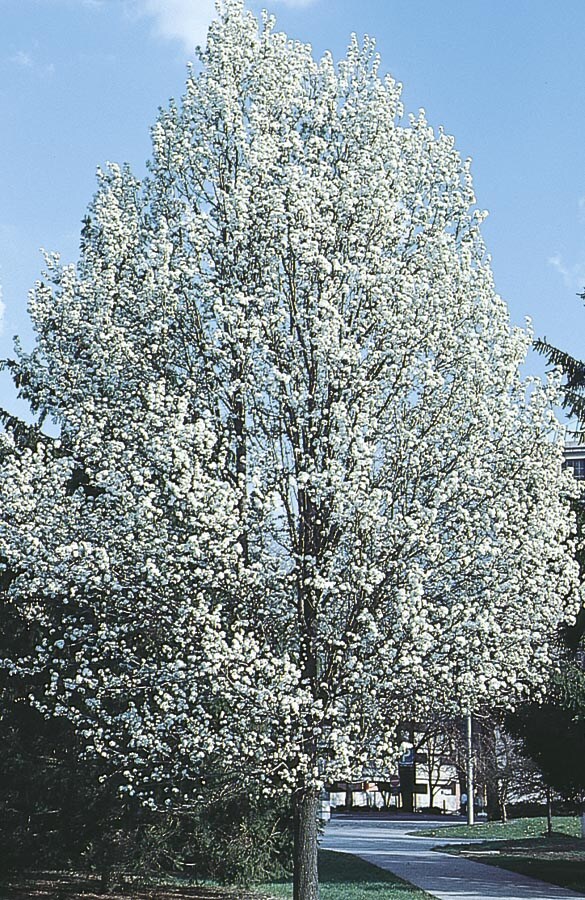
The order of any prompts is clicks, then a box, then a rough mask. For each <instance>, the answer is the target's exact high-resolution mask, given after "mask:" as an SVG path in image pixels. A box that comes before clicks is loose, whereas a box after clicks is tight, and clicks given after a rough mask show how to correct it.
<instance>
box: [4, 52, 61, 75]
mask: <svg viewBox="0 0 585 900" xmlns="http://www.w3.org/2000/svg"><path fill="white" fill-rule="evenodd" d="M8 62H9V63H12V65H14V66H17V67H18V68H19V69H25V70H26V71H28V72H34V73H35V74H36V75H41V76H43V77H44V76H46V75H54V74H55V66H54V65H53V63H41V62H39V61H38V60H37V59H36V58H35V57H34V56H33V55H32V53H29V52H27V51H26V50H18V51H17V52H16V53H13V55H12V56H9V57H8Z"/></svg>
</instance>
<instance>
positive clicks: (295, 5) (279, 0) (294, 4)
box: [272, 0, 317, 9]
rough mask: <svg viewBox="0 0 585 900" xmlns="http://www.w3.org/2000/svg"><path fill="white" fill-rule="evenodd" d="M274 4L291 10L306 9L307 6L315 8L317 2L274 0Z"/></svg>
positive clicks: (308, 0) (315, 0)
mask: <svg viewBox="0 0 585 900" xmlns="http://www.w3.org/2000/svg"><path fill="white" fill-rule="evenodd" d="M272 2H273V3H275V4H281V5H282V6H288V7H289V8H290V9H305V8H306V7H307V6H313V4H314V3H316V2H317V0H272Z"/></svg>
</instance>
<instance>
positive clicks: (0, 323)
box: [0, 284, 6, 334]
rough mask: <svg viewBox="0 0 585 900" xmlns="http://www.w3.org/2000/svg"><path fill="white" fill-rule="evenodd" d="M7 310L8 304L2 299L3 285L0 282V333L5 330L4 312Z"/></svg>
mask: <svg viewBox="0 0 585 900" xmlns="http://www.w3.org/2000/svg"><path fill="white" fill-rule="evenodd" d="M5 312H6V304H5V303H4V301H3V299H2V285H1V284H0V334H2V332H3V331H4V313H5Z"/></svg>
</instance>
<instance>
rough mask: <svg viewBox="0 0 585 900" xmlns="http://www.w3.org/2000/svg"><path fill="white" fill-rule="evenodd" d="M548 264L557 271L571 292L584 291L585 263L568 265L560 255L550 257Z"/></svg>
mask: <svg viewBox="0 0 585 900" xmlns="http://www.w3.org/2000/svg"><path fill="white" fill-rule="evenodd" d="M548 264H549V265H550V266H552V267H553V269H556V270H557V272H558V273H559V275H560V276H561V278H562V279H563V281H564V283H565V287H567V288H568V289H569V290H571V291H573V290H574V291H582V290H583V285H584V284H585V262H576V263H573V264H572V265H567V263H565V261H564V260H563V257H562V256H561V254H560V253H555V254H554V256H549V258H548Z"/></svg>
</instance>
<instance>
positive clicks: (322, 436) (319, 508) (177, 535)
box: [0, 0, 576, 900]
mask: <svg viewBox="0 0 585 900" xmlns="http://www.w3.org/2000/svg"><path fill="white" fill-rule="evenodd" d="M378 69H379V61H378V59H377V57H376V55H375V53H374V47H373V43H372V42H371V41H370V40H366V41H365V42H364V44H363V46H360V45H359V44H358V42H357V40H356V39H355V38H354V39H352V42H351V44H350V47H349V50H348V53H347V56H346V58H345V59H343V60H341V61H340V62H339V63H338V64H337V65H334V63H333V61H332V59H331V57H330V56H329V55H328V54H326V55H325V56H324V57H323V59H321V60H320V61H315V60H314V59H313V58H312V55H311V51H310V48H309V47H307V46H305V45H302V44H299V43H296V42H292V41H289V40H288V39H287V38H286V36H284V35H282V34H278V33H276V32H275V31H274V22H273V20H272V19H270V18H267V17H266V18H264V20H263V23H262V24H261V26H259V25H258V22H257V21H256V20H255V19H254V18H253V17H252V16H251V15H249V14H247V13H246V12H245V11H244V10H243V8H242V5H241V3H240V2H237V0H229V2H227V3H226V4H225V8H224V11H223V13H222V14H221V16H220V18H219V19H218V21H217V22H215V23H214V24H213V25H212V27H211V29H210V32H209V38H208V42H207V48H206V50H205V51H204V52H203V53H202V55H201V66H200V68H199V69H198V70H192V71H191V73H190V75H189V79H188V82H187V89H186V94H185V96H184V98H183V101H182V103H181V104H174V103H171V105H170V106H169V108H168V109H167V110H164V111H162V112H161V114H160V116H159V119H158V121H157V123H156V124H155V126H154V129H153V157H152V160H151V162H150V166H149V168H150V175H149V178H148V179H146V180H145V181H144V182H143V183H139V182H138V181H137V180H136V179H135V178H134V177H133V176H132V174H131V173H130V172H129V171H128V170H127V169H123V168H119V167H116V166H112V167H110V168H109V170H108V171H107V172H105V173H102V174H101V175H100V184H99V188H98V192H97V194H96V197H95V199H94V201H93V204H92V206H91V208H90V210H89V214H88V217H87V220H86V223H85V226H84V230H83V233H82V243H81V255H80V260H79V263H78V264H77V266H62V265H61V264H60V262H59V260H58V258H57V257H49V258H48V259H47V274H46V276H45V281H43V282H41V283H39V284H38V285H37V287H36V290H35V293H34V297H33V299H32V301H31V316H32V319H33V324H34V327H35V330H36V336H37V343H36V347H35V349H34V350H33V352H32V353H30V354H27V353H24V352H22V351H19V353H18V358H17V360H16V361H15V362H13V363H12V367H13V372H14V374H15V377H16V379H17V381H18V383H19V385H20V390H21V395H22V396H24V397H25V398H27V399H28V400H29V402H30V404H31V406H32V408H33V410H35V411H37V412H38V413H40V414H41V417H42V416H45V415H46V416H49V417H50V418H51V419H53V420H54V421H55V422H56V424H57V426H58V428H59V441H57V442H53V443H51V442H46V441H43V442H39V443H38V444H37V446H36V447H35V448H33V449H26V450H22V449H21V448H19V447H18V446H17V445H16V443H15V441H14V439H13V437H12V436H11V433H10V430H9V433H8V434H7V435H6V436H5V437H4V438H3V452H4V464H3V467H2V471H1V473H0V494H1V498H2V513H1V515H2V547H1V550H2V554H3V557H4V559H5V560H6V571H7V572H9V573H10V583H9V586H8V588H7V595H8V597H9V602H10V603H12V604H14V605H15V606H16V607H17V608H18V609H19V611H20V614H21V615H22V616H23V617H24V618H25V620H27V621H31V620H32V619H34V620H35V621H37V622H38V623H39V626H40V627H41V629H42V632H43V633H42V637H41V638H40V640H39V642H38V644H37V645H36V647H35V652H34V654H31V656H30V658H29V659H27V660H23V659H17V658H16V656H15V657H14V658H13V659H12V660H7V661H5V665H6V666H7V667H8V668H9V670H10V671H14V672H21V671H22V670H23V668H25V669H26V668H27V667H28V668H29V669H30V670H31V671H35V672H39V673H44V675H43V677H44V681H43V689H42V690H41V689H39V690H38V692H37V701H36V702H37V703H38V704H40V706H41V707H42V708H44V709H46V710H47V711H49V710H50V709H53V710H54V711H56V712H57V713H58V714H61V715H65V716H68V717H69V718H70V719H71V720H72V721H73V722H74V723H75V724H76V727H77V728H78V731H79V733H80V734H81V735H82V736H83V738H84V740H85V741H86V742H87V747H88V751H87V752H88V753H93V754H94V755H96V756H98V757H99V758H100V759H101V760H102V761H103V762H104V764H108V765H110V766H111V767H112V769H115V771H116V773H117V776H118V777H119V778H120V780H121V782H122V783H121V789H122V790H123V791H124V792H126V793H128V794H130V795H137V796H139V797H140V799H141V800H142V801H144V802H146V803H151V804H153V805H156V804H157V803H158V802H160V801H161V799H162V798H163V797H165V796H166V799H165V800H164V802H168V803H171V802H172V800H173V798H174V799H175V800H180V799H181V798H183V799H184V798H190V797H191V798H192V797H197V795H198V792H199V791H201V790H202V789H203V788H208V787H209V784H210V783H211V784H213V782H214V779H215V778H216V777H217V773H218V772H221V773H225V772H226V771H231V773H232V776H233V778H234V780H236V779H243V780H244V781H245V783H246V784H248V785H256V787H257V789H258V790H260V791H262V790H264V791H280V790H283V789H285V790H287V791H289V792H290V793H291V795H292V796H293V798H294V810H295V840H296V845H295V898H296V900H313V898H315V897H316V896H317V890H318V889H317V868H316V851H317V840H316V838H317V832H316V812H317V807H318V796H319V789H320V787H321V785H322V783H323V782H324V781H325V780H336V779H338V778H348V779H350V780H352V778H356V777H359V775H360V774H361V773H362V772H363V771H364V770H365V769H367V768H369V767H372V766H374V767H377V768H378V769H383V768H384V767H385V766H387V765H388V764H389V763H390V761H391V760H392V759H393V758H394V757H395V755H396V753H397V747H396V740H395V735H396V731H397V725H398V723H399V722H400V721H403V720H405V719H409V718H410V719H415V720H416V719H418V720H420V719H422V718H423V717H424V715H425V714H426V712H427V711H428V710H429V709H435V708H436V707H437V706H441V707H444V708H446V709H450V710H453V711H455V710H457V711H461V710H462V709H466V708H468V707H470V706H473V705H474V704H476V703H482V702H483V701H484V699H485V698H487V697H492V698H493V697H497V698H498V699H499V700H500V701H501V702H505V700H506V699H507V698H509V697H511V696H517V695H518V694H525V693H528V692H529V691H530V690H531V689H532V688H533V687H534V686H535V685H537V684H538V683H539V682H540V681H541V680H542V678H541V671H542V667H543V666H546V665H547V664H548V661H549V655H550V653H551V652H552V651H551V647H550V635H551V633H552V632H553V631H554V629H555V627H556V624H557V622H558V621H559V619H561V618H562V617H563V616H564V615H565V614H566V613H567V609H568V605H569V606H570V604H571V601H570V599H568V598H570V597H571V594H572V591H573V589H574V586H575V582H576V569H575V566H574V565H573V564H572V562H571V557H570V552H569V550H568V549H567V548H568V547H569V546H570V539H569V535H570V532H571V527H572V525H571V522H572V520H571V516H570V514H569V512H568V509H567V506H566V503H565V502H564V500H563V499H562V494H563V489H564V488H565V486H566V485H567V484H568V478H567V476H566V475H564V474H563V473H562V470H561V449H560V448H559V444H558V440H555V438H556V437H557V434H558V432H557V424H556V422H555V419H554V416H553V415H552V413H551V410H550V400H551V397H552V394H551V392H550V391H549V390H548V389H544V388H542V387H541V386H539V385H538V384H533V385H532V390H531V393H530V397H529V398H528V399H527V397H526V390H525V386H524V385H523V384H522V382H521V380H520V378H519V375H518V366H519V364H520V362H521V361H522V360H523V359H524V356H525V352H526V348H527V346H528V342H529V338H528V336H527V335H526V334H525V333H523V332H521V331H519V330H515V331H511V330H510V327H509V322H508V316H507V312H506V309H505V306H504V304H503V302H502V301H501V299H500V298H499V297H498V296H497V295H496V294H495V292H494V288H493V283H492V275H491V271H490V268H489V262H488V259H487V257H486V254H485V250H484V245H483V242H482V239H481V234H480V223H481V220H482V215H481V214H480V213H478V212H477V211H476V210H475V208H474V203H475V198H474V196H473V191H472V186H471V177H470V174H469V164H468V163H463V162H462V161H461V159H460V157H459V155H458V154H457V152H456V151H455V149H454V142H453V140H452V138H450V137H448V136H447V135H445V134H444V133H443V132H439V133H438V134H435V133H434V132H433V130H432V129H431V128H430V127H429V125H428V124H427V122H426V120H425V117H424V114H423V113H422V112H421V113H420V114H419V116H417V117H412V118H411V119H410V120H409V122H408V123H403V121H402V108H401V105H400V99H399V96H400V91H399V87H398V86H397V85H396V84H395V82H394V81H392V79H389V78H386V79H382V78H380V76H379V74H378ZM551 438H552V439H551Z"/></svg>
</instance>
